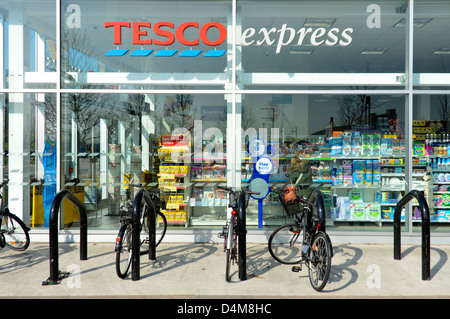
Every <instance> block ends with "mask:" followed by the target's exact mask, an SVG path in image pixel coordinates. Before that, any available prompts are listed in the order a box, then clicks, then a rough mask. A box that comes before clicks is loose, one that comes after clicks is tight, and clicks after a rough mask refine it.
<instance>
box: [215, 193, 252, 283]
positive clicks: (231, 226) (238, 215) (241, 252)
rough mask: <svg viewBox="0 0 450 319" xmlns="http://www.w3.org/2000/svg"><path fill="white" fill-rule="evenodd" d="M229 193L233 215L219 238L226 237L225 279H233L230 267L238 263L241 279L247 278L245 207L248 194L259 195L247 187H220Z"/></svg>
mask: <svg viewBox="0 0 450 319" xmlns="http://www.w3.org/2000/svg"><path fill="white" fill-rule="evenodd" d="M218 188H219V189H222V190H224V191H226V192H227V193H228V195H229V196H228V203H229V204H228V207H229V208H231V209H232V210H231V217H230V219H229V220H227V223H226V224H225V227H224V228H223V229H222V232H220V233H219V234H218V237H219V238H223V239H224V252H226V267H225V280H226V281H227V282H230V281H231V277H230V268H231V265H232V264H237V265H238V273H239V279H240V280H245V279H246V277H247V275H246V251H245V250H246V238H245V236H246V226H245V208H246V206H247V203H248V200H247V199H246V195H251V194H255V195H259V193H257V192H251V191H249V190H247V189H245V188H242V189H233V188H232V187H221V186H219V187H218Z"/></svg>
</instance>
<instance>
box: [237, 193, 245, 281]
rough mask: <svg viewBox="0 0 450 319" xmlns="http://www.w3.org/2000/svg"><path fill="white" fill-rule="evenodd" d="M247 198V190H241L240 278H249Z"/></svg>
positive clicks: (239, 204) (239, 231)
mask: <svg viewBox="0 0 450 319" xmlns="http://www.w3.org/2000/svg"><path fill="white" fill-rule="evenodd" d="M245 205H246V198H245V192H244V191H241V192H239V199H238V207H239V212H238V214H239V215H238V238H239V239H238V243H239V247H238V258H240V263H239V279H240V280H247V251H246V249H247V228H246V227H247V225H246V220H245V219H246V218H247V216H246V215H247V213H246V210H247V209H246V207H245Z"/></svg>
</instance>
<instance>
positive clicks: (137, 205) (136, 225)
mask: <svg viewBox="0 0 450 319" xmlns="http://www.w3.org/2000/svg"><path fill="white" fill-rule="evenodd" d="M142 198H144V200H145V202H146V203H147V205H148V206H150V205H152V199H151V198H150V195H149V194H148V193H147V192H145V191H144V190H143V189H141V190H139V191H138V193H137V194H136V196H135V197H134V202H133V210H134V211H133V216H134V218H133V231H132V234H131V249H132V251H131V280H133V281H136V280H139V279H140V277H141V275H140V262H141V260H140V249H141V238H140V233H141V206H142ZM149 211H150V213H151V214H152V216H150V215H149V216H148V218H147V223H148V224H147V227H148V234H149V250H148V258H149V260H156V235H155V234H156V211H155V210H153V209H150V210H149Z"/></svg>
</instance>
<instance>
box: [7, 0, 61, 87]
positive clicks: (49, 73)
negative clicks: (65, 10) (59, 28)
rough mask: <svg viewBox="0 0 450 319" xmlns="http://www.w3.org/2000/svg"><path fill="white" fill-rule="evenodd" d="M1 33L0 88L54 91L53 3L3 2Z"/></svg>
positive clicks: (11, 0)
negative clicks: (51, 89) (50, 89)
mask: <svg viewBox="0 0 450 319" xmlns="http://www.w3.org/2000/svg"><path fill="white" fill-rule="evenodd" d="M0 31H1V32H0V49H1V50H2V51H3V53H4V54H3V55H2V56H4V64H3V63H0V68H1V67H2V66H3V65H4V69H2V70H0V71H1V72H2V80H0V88H2V87H8V88H15V89H16V88H55V87H56V77H55V74H56V73H55V71H56V63H57V61H56V45H57V43H56V3H55V1H53V0H38V1H16V0H5V1H2V2H1V3H0ZM2 62H3V61H2ZM1 84H3V85H1Z"/></svg>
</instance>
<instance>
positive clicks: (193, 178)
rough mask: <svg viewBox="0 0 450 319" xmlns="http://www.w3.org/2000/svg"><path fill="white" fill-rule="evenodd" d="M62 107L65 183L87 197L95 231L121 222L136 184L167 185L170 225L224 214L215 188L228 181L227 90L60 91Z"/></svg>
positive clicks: (211, 219) (192, 223) (197, 223)
mask: <svg viewBox="0 0 450 319" xmlns="http://www.w3.org/2000/svg"><path fill="white" fill-rule="evenodd" d="M62 106H63V110H64V112H63V113H64V114H63V118H62V146H61V147H62V152H61V156H62V170H61V174H62V180H63V186H65V187H68V188H69V189H71V190H72V191H74V192H75V194H76V195H77V196H79V197H80V199H81V200H82V201H83V202H84V203H85V206H86V208H87V210H88V211H89V214H88V218H89V225H90V228H91V229H92V228H106V229H116V228H117V226H118V225H119V218H118V217H119V209H120V206H121V205H123V204H125V203H126V202H127V201H128V200H132V199H133V198H134V194H135V191H136V190H137V189H136V188H133V187H131V186H129V185H128V184H130V183H131V184H139V183H142V184H145V185H147V186H149V187H152V186H153V187H159V188H161V190H162V191H163V194H164V199H165V201H166V202H167V203H170V204H171V205H170V206H168V209H167V210H166V211H165V214H166V216H167V219H168V221H169V224H170V225H172V226H173V225H181V226H204V225H211V223H212V224H214V223H215V222H216V221H217V219H221V218H225V217H226V200H225V199H226V197H223V194H221V193H219V192H218V191H217V185H219V184H224V185H226V181H227V178H226V176H227V153H226V151H227V148H226V145H227V139H226V127H227V125H229V123H227V101H226V100H224V97H223V96H220V95H200V94H189V93H186V94H167V95H164V94H112V95H111V94H92V93H77V94H64V95H62ZM74 178H78V179H79V180H80V182H81V183H78V184H75V183H74ZM69 213H70V214H73V213H72V211H70V212H69ZM77 218H79V217H78V216H75V217H74V219H73V220H71V219H66V222H65V227H70V226H71V225H72V223H73V222H76V221H77V220H78V219H77Z"/></svg>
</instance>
